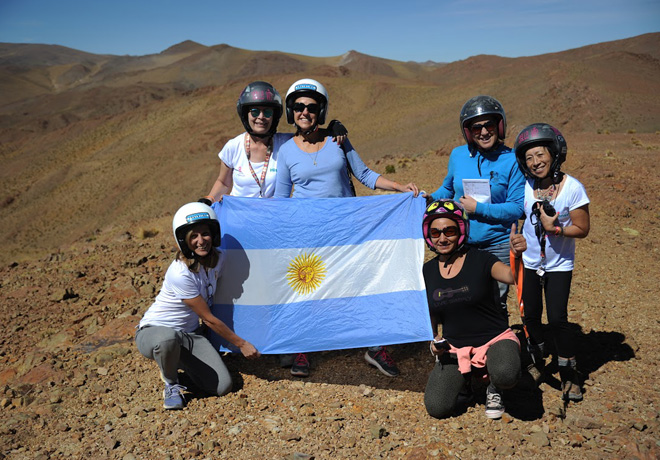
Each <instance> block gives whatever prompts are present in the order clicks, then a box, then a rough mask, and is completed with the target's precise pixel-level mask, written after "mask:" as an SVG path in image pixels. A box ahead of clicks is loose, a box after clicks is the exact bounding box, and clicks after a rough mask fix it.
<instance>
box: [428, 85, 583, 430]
mask: <svg viewBox="0 0 660 460" xmlns="http://www.w3.org/2000/svg"><path fill="white" fill-rule="evenodd" d="M460 127H461V131H462V133H463V136H464V138H465V140H466V145H464V146H461V147H458V148H456V149H454V151H452V153H451V156H450V158H449V166H448V172H447V176H446V177H445V180H444V181H443V183H442V186H441V187H440V188H439V189H438V190H437V191H436V192H435V193H433V194H432V195H431V199H437V200H436V201H433V202H432V203H431V204H430V205H429V206H428V207H427V209H426V213H425V215H424V218H423V232H424V237H425V239H426V242H427V244H428V245H429V247H430V249H431V250H432V251H434V252H436V253H437V256H436V257H435V258H434V259H432V260H430V261H429V262H427V263H426V264H425V265H424V280H425V283H426V290H427V297H428V303H429V311H430V314H431V319H432V325H433V329H434V332H438V325H440V324H441V325H442V331H441V332H440V333H438V334H437V336H436V338H435V339H434V341H433V342H432V343H431V345H430V349H431V353H432V354H433V355H435V356H436V364H435V366H434V368H433V370H432V371H431V374H430V375H429V379H428V382H427V385H426V390H425V393H424V404H425V406H426V410H427V412H428V413H429V414H430V415H431V416H433V417H437V418H443V417H447V416H450V415H452V414H454V413H456V412H457V411H458V410H459V409H460V408H461V406H462V405H463V404H464V403H465V402H467V401H469V400H470V398H471V395H472V385H471V384H472V382H473V381H474V380H475V379H484V380H485V381H486V382H488V385H487V386H486V411H485V412H486V416H487V417H489V418H499V417H501V416H502V414H503V413H504V411H505V408H504V403H503V398H502V390H506V389H509V388H512V387H514V386H515V385H516V384H517V382H518V379H519V378H520V376H521V364H520V363H521V360H520V343H519V340H518V338H517V337H516V335H515V334H514V333H513V332H512V331H511V329H510V328H509V325H508V315H507V311H506V290H505V289H504V288H502V285H509V284H513V283H514V281H515V277H514V275H520V274H519V273H514V272H515V270H516V269H515V267H516V266H518V265H519V262H517V263H515V264H514V270H513V271H510V269H509V267H507V266H506V265H508V263H509V260H510V259H509V257H513V258H514V259H518V260H519V259H520V258H521V257H522V265H523V267H524V269H523V270H524V274H523V275H524V278H523V282H522V285H519V286H518V288H519V289H522V293H521V294H522V295H521V302H522V305H523V309H524V311H523V313H524V314H523V317H524V327H525V329H526V331H527V333H528V335H529V347H528V348H529V351H530V352H531V354H532V357H533V362H534V365H535V368H532V370H535V371H536V372H535V373H536V375H539V376H542V375H543V373H544V370H545V369H544V362H545V361H544V360H545V356H546V354H547V352H548V349H547V348H548V347H546V345H545V343H546V340H545V334H544V331H543V329H542V328H541V323H542V312H543V297H545V306H546V313H547V319H548V326H549V334H548V338H549V339H550V340H551V341H552V342H554V343H553V344H554V348H555V350H556V355H557V363H558V367H559V374H560V379H561V384H562V396H563V398H564V399H565V400H566V401H567V402H568V401H580V400H582V390H581V387H580V381H579V375H578V372H577V363H576V360H575V353H576V345H575V336H574V334H573V333H572V331H571V330H570V328H569V323H568V313H567V312H568V297H569V292H570V285H571V277H572V272H573V260H574V255H575V239H576V238H584V237H585V236H587V234H588V233H589V199H588V197H587V194H586V192H585V189H584V187H583V186H582V184H580V182H578V181H577V180H576V179H575V178H573V177H571V176H569V175H568V174H565V173H563V172H561V165H562V163H563V162H564V160H565V159H566V152H567V145H566V140H565V139H564V137H563V136H562V134H561V133H560V132H559V130H557V129H556V128H554V127H552V126H550V125H548V124H546V123H535V124H532V125H530V126H527V127H526V128H524V129H523V130H522V131H521V132H520V134H518V136H517V138H516V141H515V145H514V149H513V150H512V149H511V148H509V147H507V146H506V145H504V142H503V141H504V138H505V135H506V117H505V113H504V110H503V108H502V106H501V104H500V103H499V102H498V101H497V100H495V99H493V98H492V97H489V96H477V97H474V98H472V99H470V100H469V101H467V102H466V103H465V105H464V106H463V109H462V110H461V115H460ZM479 179H482V180H483V179H486V181H487V184H488V188H487V193H481V194H480V197H479V200H477V199H475V197H473V196H470V195H469V194H468V193H467V192H466V191H465V185H468V186H470V185H471V183H472V184H473V183H475V180H476V181H478V180H479ZM470 190H472V189H470ZM523 211H524V214H523ZM521 217H524V219H525V220H524V224H523V229H522V230H523V231H522V235H520V234H517V233H516V223H517V221H518V219H519V218H521ZM507 239H508V242H507ZM466 243H467V244H466ZM497 283H499V286H498V284H497ZM530 373H532V372H530Z"/></svg>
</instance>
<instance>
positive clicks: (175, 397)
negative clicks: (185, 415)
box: [163, 383, 186, 410]
mask: <svg viewBox="0 0 660 460" xmlns="http://www.w3.org/2000/svg"><path fill="white" fill-rule="evenodd" d="M185 389H186V387H184V386H183V385H179V384H178V383H177V384H174V385H167V384H166V385H165V390H163V398H164V399H165V401H164V402H163V408H164V409H166V410H180V409H183V408H184V407H185V405H186V399H185V398H184V397H183V390H185Z"/></svg>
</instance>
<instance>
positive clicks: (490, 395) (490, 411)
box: [486, 384, 504, 419]
mask: <svg viewBox="0 0 660 460" xmlns="http://www.w3.org/2000/svg"><path fill="white" fill-rule="evenodd" d="M503 414H504V404H503V403H502V395H501V394H500V392H499V391H497V388H495V386H493V385H492V384H490V385H488V388H487V389H486V417H488V418H490V419H496V418H501V417H502V415H503Z"/></svg>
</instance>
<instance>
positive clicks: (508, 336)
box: [449, 328, 520, 374]
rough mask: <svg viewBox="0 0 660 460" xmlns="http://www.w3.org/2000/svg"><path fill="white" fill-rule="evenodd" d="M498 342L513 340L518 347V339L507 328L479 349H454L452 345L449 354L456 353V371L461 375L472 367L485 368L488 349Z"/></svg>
mask: <svg viewBox="0 0 660 460" xmlns="http://www.w3.org/2000/svg"><path fill="white" fill-rule="evenodd" d="M500 340H513V341H514V342H516V343H517V344H518V347H520V341H519V340H518V337H516V334H514V333H513V331H512V330H511V328H509V329H507V330H506V331H504V332H502V333H501V334H500V335H498V336H497V337H495V338H493V339H492V340H490V341H489V342H488V343H485V344H484V345H482V346H480V347H476V348H475V347H461V348H455V347H454V346H453V345H452V346H451V347H450V349H449V352H450V353H456V357H457V358H458V370H459V371H460V373H461V374H467V373H468V372H470V371H471V370H472V366H474V367H479V368H481V367H485V366H486V353H488V349H489V348H490V346H491V345H493V344H494V343H495V342H499V341H500Z"/></svg>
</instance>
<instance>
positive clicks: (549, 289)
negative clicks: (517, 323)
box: [522, 268, 575, 358]
mask: <svg viewBox="0 0 660 460" xmlns="http://www.w3.org/2000/svg"><path fill="white" fill-rule="evenodd" d="M544 278H545V284H544V285H541V277H539V275H537V274H536V270H531V269H529V268H526V269H525V279H524V281H523V291H522V300H523V303H524V304H525V326H527V332H528V333H529V335H530V337H531V338H532V340H533V341H534V343H536V344H539V343H543V332H542V330H541V317H542V315H543V294H544V291H545V309H546V316H547V318H548V326H549V327H550V333H551V337H552V340H553V341H554V343H555V347H556V348H557V354H558V355H559V356H561V357H563V358H572V357H573V356H575V334H573V332H572V331H571V330H570V328H569V325H568V295H569V293H570V291H571V279H572V278H573V272H572V271H570V272H546V273H545V276H544Z"/></svg>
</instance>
